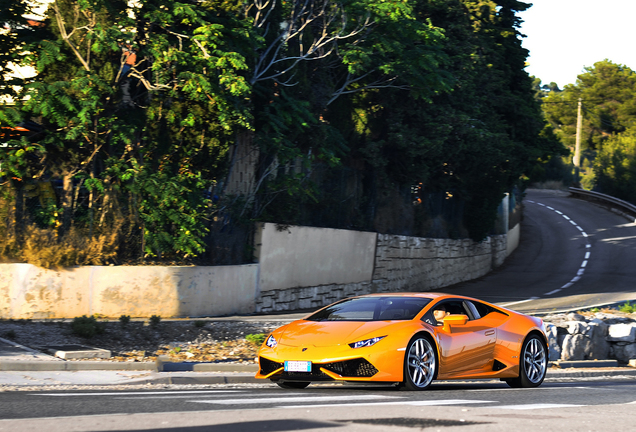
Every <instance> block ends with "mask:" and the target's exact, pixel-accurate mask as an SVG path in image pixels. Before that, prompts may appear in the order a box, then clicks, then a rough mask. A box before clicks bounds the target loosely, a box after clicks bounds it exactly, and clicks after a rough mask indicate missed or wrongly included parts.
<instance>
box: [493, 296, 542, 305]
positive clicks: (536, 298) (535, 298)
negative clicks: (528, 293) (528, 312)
mask: <svg viewBox="0 0 636 432" xmlns="http://www.w3.org/2000/svg"><path fill="white" fill-rule="evenodd" d="M538 299H539V297H530V298H529V299H525V300H520V301H516V302H512V303H503V304H500V305H499V306H503V307H508V306H512V305H516V304H519V303H525V302H529V301H532V300H538Z"/></svg>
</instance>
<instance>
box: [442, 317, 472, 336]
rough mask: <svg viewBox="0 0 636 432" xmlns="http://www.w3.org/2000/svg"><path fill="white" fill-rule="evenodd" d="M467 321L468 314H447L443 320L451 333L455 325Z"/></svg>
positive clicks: (445, 327)
mask: <svg viewBox="0 0 636 432" xmlns="http://www.w3.org/2000/svg"><path fill="white" fill-rule="evenodd" d="M467 322H468V315H462V314H457V315H446V316H445V317H444V320H443V323H444V326H443V329H444V330H445V331H447V332H449V333H451V332H452V328H453V327H454V326H462V325H466V323H467Z"/></svg>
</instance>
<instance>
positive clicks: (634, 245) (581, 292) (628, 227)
mask: <svg viewBox="0 0 636 432" xmlns="http://www.w3.org/2000/svg"><path fill="white" fill-rule="evenodd" d="M524 203H525V210H524V219H523V221H522V224H521V242H520V245H519V247H518V248H517V250H516V251H515V252H513V254H512V255H511V256H510V257H509V258H508V259H507V260H506V262H505V263H504V265H503V266H501V267H500V268H498V269H496V270H495V271H493V272H492V273H490V274H488V275H486V276H484V277H483V278H480V279H477V280H475V281H471V282H466V283H463V284H459V285H456V286H453V287H448V288H445V289H444V291H446V292H451V293H457V294H462V295H468V296H471V297H477V298H481V299H484V300H487V301H490V302H493V303H497V304H501V305H505V306H507V307H510V308H511V309H515V310H518V311H520V312H524V313H535V314H541V313H543V314H545V313H550V312H558V311H564V310H577V309H583V308H590V307H594V306H598V305H606V304H611V303H616V302H621V301H625V300H636V284H635V283H634V281H636V265H634V263H635V262H636V260H635V259H636V224H634V223H633V222H630V221H628V220H627V219H626V218H625V217H623V216H620V215H618V214H615V213H612V212H611V211H609V210H606V209H604V208H602V207H599V206H597V205H594V204H592V203H589V202H587V201H583V200H580V199H576V198H571V197H570V196H569V194H567V193H556V192H554V191H540V190H530V191H528V193H527V196H526V199H525V201H524Z"/></svg>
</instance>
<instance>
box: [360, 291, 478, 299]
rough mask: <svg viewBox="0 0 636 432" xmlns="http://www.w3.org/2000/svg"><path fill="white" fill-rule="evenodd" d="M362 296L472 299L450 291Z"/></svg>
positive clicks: (386, 293) (367, 295)
mask: <svg viewBox="0 0 636 432" xmlns="http://www.w3.org/2000/svg"><path fill="white" fill-rule="evenodd" d="M360 297H417V298H428V299H437V298H440V297H455V298H464V299H470V298H471V297H466V296H461V295H453V294H448V293H441V292H395V293H394V292H385V293H376V294H365V295H361V296H360Z"/></svg>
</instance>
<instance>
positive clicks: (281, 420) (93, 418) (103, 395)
mask: <svg viewBox="0 0 636 432" xmlns="http://www.w3.org/2000/svg"><path fill="white" fill-rule="evenodd" d="M634 404H636V382H635V381H634V380H629V381H580V382H569V383H563V382H561V383H559V382H551V383H544V384H543V385H542V386H541V387H539V388H536V389H511V388H509V387H508V386H507V385H505V384H503V383H499V382H496V381H487V382H479V383H446V382H443V383H438V384H434V385H433V386H432V387H431V388H430V389H429V390H428V391H424V392H404V391H398V390H396V389H394V388H389V387H367V386H347V385H345V386H333V385H329V386H310V387H309V388H307V389H305V390H301V391H298V390H294V391H290V390H282V389H278V388H275V387H272V386H270V385H262V386H236V387H227V386H226V387H223V388H209V389H201V390H174V389H172V390H159V391H151V390H141V391H139V390H136V391H116V390H113V391H103V390H100V391H66V392H6V393H0V419H2V420H0V431H5V430H7V431H8V430H20V431H29V430H43V429H44V430H47V432H56V431H62V430H64V431H68V430H76V431H80V430H81V431H84V430H92V431H102V430H104V431H105V430H144V429H150V430H160V431H170V432H176V431H188V432H198V431H204V430H205V431H213V432H217V431H224V432H225V431H250V432H259V431H288V430H317V431H318V430H319V431H327V430H347V431H349V430H371V431H374V430H378V431H379V430H388V429H387V427H388V426H392V427H391V429H389V430H391V431H393V430H395V431H396V432H397V431H400V430H414V429H416V430H420V428H422V427H436V428H437V430H441V428H443V429H444V430H445V431H446V430H448V431H452V430H455V429H454V428H460V429H461V428H462V427H463V430H470V431H471V432H473V431H480V430H488V431H492V430H518V431H526V430H533V431H534V430H536V429H540V428H547V429H550V430H563V431H568V430H577V431H584V430H585V431H587V430H610V429H605V428H606V427H609V425H610V423H611V422H612V421H619V423H617V424H618V425H620V424H621V423H620V421H621V419H620V417H617V418H614V419H612V418H611V417H609V416H611V413H616V414H620V415H624V416H626V417H623V419H622V421H627V422H629V421H631V420H629V418H631V417H632V415H631V413H632V410H633V407H634ZM601 412H602V413H607V414H608V416H605V417H602V418H603V420H600V418H599V417H596V416H598V415H599V413H601ZM622 424H624V423H622ZM465 426H470V428H469V429H468V428H465ZM546 426H547V427H546ZM16 427H17V428H16ZM38 428H40V429H38ZM617 430H620V429H619V428H617ZM622 430H624V429H622Z"/></svg>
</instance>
